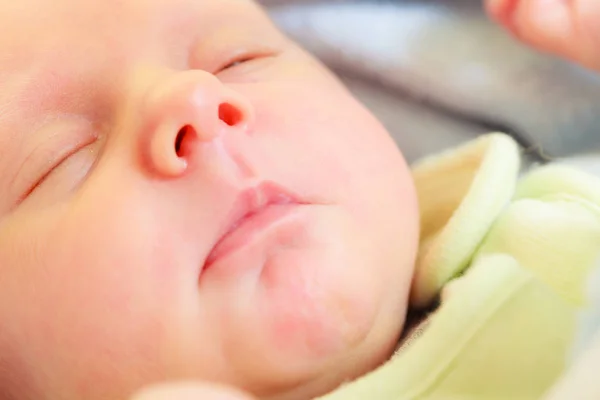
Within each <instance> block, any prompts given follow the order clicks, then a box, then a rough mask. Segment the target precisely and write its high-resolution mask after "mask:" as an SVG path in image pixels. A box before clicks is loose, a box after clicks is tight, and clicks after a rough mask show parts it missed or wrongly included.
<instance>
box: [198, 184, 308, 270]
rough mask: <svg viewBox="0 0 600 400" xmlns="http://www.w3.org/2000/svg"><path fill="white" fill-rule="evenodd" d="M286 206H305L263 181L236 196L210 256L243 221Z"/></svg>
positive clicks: (293, 196)
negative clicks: (277, 207) (266, 209)
mask: <svg viewBox="0 0 600 400" xmlns="http://www.w3.org/2000/svg"><path fill="white" fill-rule="evenodd" d="M286 204H299V205H300V204H306V203H305V202H303V201H302V200H301V199H300V198H299V196H298V195H296V194H295V193H293V192H292V191H290V190H288V189H286V188H284V187H282V186H280V185H278V184H277V183H274V182H270V181H265V182H260V183H259V184H256V185H253V186H250V187H248V188H246V189H244V190H242V191H241V192H239V194H238V195H237V196H236V199H235V200H234V202H233V206H232V208H231V210H230V212H229V215H228V216H227V218H226V220H225V223H224V224H223V227H222V229H221V232H220V234H219V235H218V240H217V241H216V242H215V244H214V246H213V247H212V250H211V254H212V252H213V251H214V249H215V247H217V245H218V244H219V243H220V242H221V241H222V240H223V239H224V238H225V237H226V236H227V235H229V234H230V233H231V232H233V231H234V230H235V229H236V228H237V227H238V226H239V225H240V224H241V223H242V222H243V221H244V220H245V219H247V218H248V217H250V216H252V215H254V214H256V213H259V212H260V211H261V210H263V209H265V208H266V207H268V206H271V205H286ZM211 259H212V257H211V255H210V254H209V256H208V259H207V263H210V261H211Z"/></svg>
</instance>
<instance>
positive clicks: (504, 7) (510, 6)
mask: <svg viewBox="0 0 600 400" xmlns="http://www.w3.org/2000/svg"><path fill="white" fill-rule="evenodd" d="M518 2H519V0H487V1H486V2H485V8H486V11H487V13H488V15H489V16H490V17H492V18H493V19H494V20H496V21H497V22H499V23H501V24H502V25H510V21H511V20H512V16H513V14H514V12H515V9H516V8H517V5H518V4H517V3H518Z"/></svg>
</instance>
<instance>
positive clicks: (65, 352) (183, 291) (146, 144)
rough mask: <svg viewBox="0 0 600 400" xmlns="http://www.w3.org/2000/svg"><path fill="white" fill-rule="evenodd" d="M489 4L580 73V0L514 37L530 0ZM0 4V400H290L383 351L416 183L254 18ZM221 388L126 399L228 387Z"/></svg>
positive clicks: (185, 5)
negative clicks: (566, 39) (136, 398)
mask: <svg viewBox="0 0 600 400" xmlns="http://www.w3.org/2000/svg"><path fill="white" fill-rule="evenodd" d="M491 3H493V4H490V9H491V10H492V11H493V12H494V13H495V15H497V16H498V18H499V19H501V20H502V21H504V22H506V23H507V24H508V21H512V22H511V23H510V24H509V25H510V26H511V27H512V28H513V29H515V30H516V31H518V32H520V33H521V35H522V36H523V37H525V38H526V39H528V40H530V41H531V42H533V43H534V44H536V45H539V46H542V47H544V48H548V49H551V50H555V51H562V52H567V51H569V52H576V53H568V54H567V55H569V56H572V57H575V58H577V60H580V61H582V62H586V64H587V65H592V66H594V65H598V64H595V59H594V57H593V56H592V54H595V53H594V52H593V51H592V50H593V48H594V47H593V46H592V44H593V42H594V40H595V39H594V37H593V36H592V35H591V34H587V33H585V32H586V31H583V30H575V29H574V28H573V27H574V26H576V25H573V24H576V23H578V21H580V19H582V20H583V19H585V18H587V17H586V16H587V15H588V14H585V15H584V13H587V12H588V11H589V12H591V11H596V14H595V15H596V16H598V15H599V14H600V10H599V9H598V7H597V6H596V5H592V3H593V1H588V3H589V4H590V6H589V7H590V9H589V10H588V11H582V14H581V15H577V14H576V13H573V12H572V10H570V9H569V12H565V11H564V10H563V7H565V6H563V5H562V3H561V4H558V3H559V2H558V1H557V2H556V3H557V4H556V5H552V4H550V2H548V1H546V2H544V4H545V7H548V6H554V7H556V9H555V11H556V13H553V14H548V15H549V16H552V15H554V16H558V15H562V16H563V17H564V16H566V15H570V16H573V18H574V19H573V20H568V21H567V20H564V19H555V20H552V21H559V22H561V23H562V25H551V26H550V25H549V26H546V25H542V24H541V23H539V24H537V25H536V24H534V25H531V26H533V27H536V29H538V28H539V29H538V30H531V31H526V30H525V28H523V27H525V26H527V24H530V23H531V21H533V20H536V18H538V17H537V16H539V14H535V13H533V11H530V10H534V8H533V4H534V3H536V2H535V1H533V0H531V1H522V3H523V4H525V5H523V6H518V5H515V4H512V5H511V7H512V8H514V7H517V6H518V7H517V8H518V12H516V14H515V13H512V12H509V11H508V10H509V5H505V4H498V3H506V2H500V1H495V2H491ZM511 3H515V2H511ZM540 3H542V2H541V1H540ZM582 3H583V2H582ZM1 7H2V12H1V13H0V25H1V26H2V27H3V32H4V35H2V38H0V54H1V55H2V56H1V59H0V82H1V85H2V90H1V91H0V110H1V111H0V193H2V196H1V197H0V265H1V266H2V274H1V276H2V279H1V286H0V287H1V290H0V366H1V367H2V373H1V374H0V393H2V395H3V398H4V399H36V400H42V399H60V400H80V399H86V400H96V399H98V400H99V399H103V400H104V399H113V400H118V399H120V400H123V399H126V398H128V397H130V396H132V395H133V394H134V393H136V392H137V391H138V390H140V389H142V388H143V387H145V386H147V385H152V384H154V383H160V382H170V381H171V382H177V381H195V382H210V384H211V385H213V384H214V385H218V387H219V388H220V387H221V386H227V387H234V388H237V389H236V390H240V391H244V392H245V393H249V394H251V395H253V396H255V397H257V398H265V399H267V398H268V399H292V400H295V399H299V400H304V399H310V398H313V397H316V396H319V395H322V394H324V393H326V392H328V391H330V390H332V389H334V388H336V387H337V386H338V385H340V383H342V382H344V381H348V380H353V379H354V378H357V377H359V376H362V375H364V374H365V373H367V372H369V371H371V370H373V369H374V368H376V367H377V366H379V365H380V364H382V363H383V362H384V361H385V360H387V359H388V358H389V357H390V355H391V354H392V353H393V352H394V350H395V348H396V346H397V343H398V340H399V337H400V334H401V332H402V330H403V325H404V321H403V318H402V316H403V315H405V313H406V311H407V308H408V301H409V300H408V299H409V294H410V291H411V286H412V280H413V272H414V265H415V261H416V255H417V251H418V246H419V210H418V205H417V204H418V200H417V195H416V189H415V185H414V182H413V177H412V176H411V173H410V171H409V169H408V167H407V165H406V163H405V162H404V160H403V158H402V155H401V154H400V152H399V151H398V149H397V148H396V146H395V145H394V142H393V141H392V139H391V138H390V137H389V135H388V134H387V132H386V131H385V130H384V129H383V127H382V126H381V125H380V124H379V123H378V122H377V121H376V120H375V119H374V118H373V117H372V116H371V115H370V114H369V113H368V112H367V111H366V110H365V108H363V106H361V105H360V104H359V103H358V102H357V101H356V100H355V99H353V97H352V96H351V95H350V94H349V93H348V91H347V90H346V89H345V88H344V87H343V86H342V85H341V84H340V83H339V82H338V81H337V80H336V79H335V78H334V77H333V76H332V74H330V73H329V72H328V71H327V70H326V69H325V68H323V67H322V66H321V65H320V64H319V63H318V62H316V61H315V60H314V59H313V58H311V57H310V56H309V55H308V54H306V53H305V52H304V51H303V50H301V49H300V48H299V47H298V46H297V45H295V44H294V43H292V42H290V41H289V40H288V39H287V38H286V37H285V36H283V35H282V34H281V33H280V32H278V31H277V29H275V27H274V26H273V25H272V24H271V22H270V21H269V20H268V18H267V16H266V15H265V14H264V12H263V11H261V10H260V8H259V7H258V6H257V5H256V4H254V3H253V2H252V1H251V0H143V1H136V0H104V1H80V0H53V1H48V0H21V1H18V2H4V3H3V4H2V6H1ZM527 7H529V8H527ZM566 7H570V8H575V7H576V6H575V5H574V4H569V5H568V6H566ZM592 7H595V9H594V10H592ZM512 8H511V9H512ZM528 10H529V11H528ZM553 10H554V9H553ZM553 12H554V11H553ZM560 12H563V14H560ZM513 15H517V16H518V18H516V19H515V18H514V17H513ZM536 15H537V16H536ZM544 15H546V14H544ZM582 16H583V17H582ZM567 22H569V23H571V24H572V25H568V24H567ZM589 26H590V28H592V27H594V26H595V25H593V26H592V25H589ZM546 28H547V29H546ZM567 28H568V29H567ZM532 29H533V28H532ZM525 31H526V33H524V32H525ZM571 32H572V34H573V35H575V34H578V35H584V36H582V37H580V38H579V39H581V40H578V41H577V42H576V43H577V45H576V46H574V48H571V47H565V46H562V47H561V44H560V43H562V42H559V41H557V38H558V37H560V38H562V37H563V36H561V35H564V34H565V33H571ZM582 32H583V33H582ZM583 37H585V38H587V39H588V41H584V40H583ZM557 43H558V44H557ZM552 46H555V47H552ZM575 47H576V48H577V49H575ZM567 49H569V50H567ZM598 60H600V57H599V58H598ZM598 60H596V61H598ZM219 388H217V387H212V386H210V387H209V386H207V387H191V386H190V387H182V388H178V389H174V391H172V392H169V390H168V389H161V388H159V389H157V390H156V391H155V392H152V391H150V392H145V393H143V394H142V395H141V397H142V398H143V397H146V396H147V397H149V398H151V397H153V396H158V397H161V396H165V397H166V398H171V399H181V400H183V399H187V398H205V399H213V400H217V399H221V398H223V399H226V398H229V399H233V398H238V397H239V398H244V397H245V396H246V395H244V394H238V393H234V392H233V391H230V390H229V389H222V390H221V389H219ZM204 391H205V392H204ZM194 396H195V397H194Z"/></svg>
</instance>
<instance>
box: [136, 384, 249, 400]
mask: <svg viewBox="0 0 600 400" xmlns="http://www.w3.org/2000/svg"><path fill="white" fill-rule="evenodd" d="M131 400H254V399H253V398H252V396H249V395H247V394H244V393H242V392H240V391H237V390H235V389H232V388H228V387H224V386H220V385H215V384H210V383H189V382H188V383H173V384H163V385H156V386H151V387H149V388H146V389H144V390H142V391H140V392H138V393H137V394H136V395H134V396H133V397H132V398H131Z"/></svg>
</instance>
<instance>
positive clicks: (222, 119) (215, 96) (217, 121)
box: [143, 71, 253, 177]
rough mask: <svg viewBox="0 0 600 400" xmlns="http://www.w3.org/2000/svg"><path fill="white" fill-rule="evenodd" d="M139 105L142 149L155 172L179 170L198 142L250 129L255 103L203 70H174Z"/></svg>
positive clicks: (177, 171) (175, 171) (172, 174)
mask: <svg viewBox="0 0 600 400" xmlns="http://www.w3.org/2000/svg"><path fill="white" fill-rule="evenodd" d="M145 100H146V101H145V107H144V110H143V113H144V114H146V115H144V119H145V120H146V123H143V126H144V128H143V129H144V130H146V131H147V133H145V134H144V136H146V135H147V136H146V138H147V139H146V140H143V142H146V149H147V151H148V155H149V159H150V160H149V161H150V164H151V166H152V167H153V169H154V170H155V172H157V173H160V174H161V175H163V176H167V177H168V176H177V175H179V174H181V173H182V172H183V171H185V169H186V167H187V165H188V163H189V161H190V159H191V158H193V157H194V156H195V154H197V153H198V151H197V150H198V147H199V145H200V144H202V143H207V142H211V141H213V140H214V139H216V138H217V137H219V136H221V135H227V134H230V133H231V134H239V133H245V132H246V131H247V130H248V129H250V125H251V121H252V119H253V109H252V106H251V105H250V104H249V102H248V101H247V100H246V99H245V98H244V97H243V96H242V95H241V94H239V93H237V92H235V91H233V90H232V89H229V88H228V87H226V86H225V85H223V84H222V83H221V82H220V81H219V80H218V79H217V78H216V77H215V76H214V75H212V74H209V73H206V72H203V71H186V72H181V73H178V74H177V75H175V76H172V77H170V78H168V79H166V80H165V81H163V82H161V83H160V84H158V85H157V86H156V87H154V88H153V89H152V90H150V91H149V93H148V95H147V98H146V99H145Z"/></svg>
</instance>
